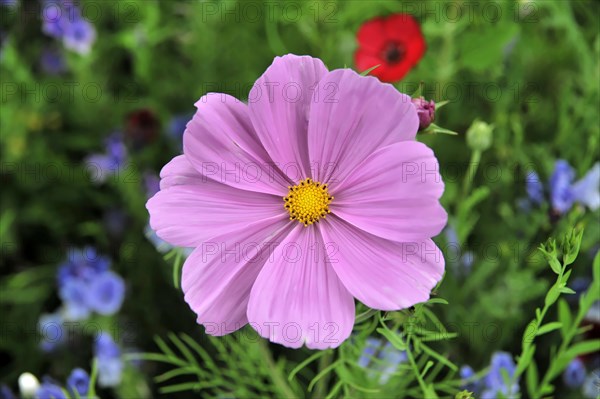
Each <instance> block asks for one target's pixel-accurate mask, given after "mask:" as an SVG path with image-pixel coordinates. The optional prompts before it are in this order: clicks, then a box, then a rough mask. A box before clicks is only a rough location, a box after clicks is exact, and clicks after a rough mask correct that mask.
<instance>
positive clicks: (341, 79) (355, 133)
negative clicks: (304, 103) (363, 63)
mask: <svg viewBox="0 0 600 399" xmlns="http://www.w3.org/2000/svg"><path fill="white" fill-rule="evenodd" d="M317 90H318V93H319V99H318V101H316V102H315V103H314V104H313V105H312V106H311V108H310V115H309V125H308V148H309V153H310V161H311V166H312V167H313V178H314V179H315V180H317V181H320V182H323V183H331V184H333V183H335V182H340V181H342V180H343V179H344V178H345V177H346V176H347V175H348V174H349V173H350V171H352V170H353V169H354V168H355V167H356V165H358V164H359V163H360V162H362V161H363V160H364V159H365V158H366V157H367V156H369V155H370V154H371V153H373V152H374V151H375V150H377V149H379V148H381V147H385V146H387V145H389V144H392V143H396V142H399V141H406V140H414V138H415V135H416V133H417V129H418V127H419V118H418V116H417V111H416V110H415V107H414V106H413V105H412V102H411V99H410V97H409V96H407V95H405V94H402V93H400V92H398V90H396V89H395V88H394V87H393V86H392V85H389V84H385V83H381V82H380V81H379V80H378V79H377V78H374V77H372V76H360V75H358V74H357V73H356V72H354V71H352V70H350V69H338V70H335V71H332V72H329V73H328V74H327V75H326V76H325V77H324V78H323V79H321V81H320V82H319V85H318V88H317Z"/></svg>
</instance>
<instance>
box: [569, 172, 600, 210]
mask: <svg viewBox="0 0 600 399" xmlns="http://www.w3.org/2000/svg"><path fill="white" fill-rule="evenodd" d="M571 193H572V196H573V199H574V200H575V202H578V203H580V204H583V205H585V206H587V207H588V208H590V209H591V210H593V211H595V210H596V209H598V208H599V207H600V162H596V164H595V165H594V166H593V167H592V168H591V169H590V170H589V171H588V172H587V173H586V175H585V176H584V177H583V178H582V179H580V180H578V181H577V182H575V183H574V184H573V186H572V187H571Z"/></svg>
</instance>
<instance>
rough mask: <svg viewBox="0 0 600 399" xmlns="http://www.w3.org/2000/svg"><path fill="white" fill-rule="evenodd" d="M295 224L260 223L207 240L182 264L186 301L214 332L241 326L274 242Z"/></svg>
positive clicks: (199, 318)
mask: <svg viewBox="0 0 600 399" xmlns="http://www.w3.org/2000/svg"><path fill="white" fill-rule="evenodd" d="M292 226H294V225H293V224H292V223H291V222H290V221H289V220H286V219H283V218H281V219H277V220H275V221H272V220H269V221H261V222H257V223H255V224H253V225H252V226H249V227H248V228H247V229H245V230H243V231H240V232H238V233H236V234H225V235H222V236H220V237H216V238H212V239H209V240H208V241H207V242H204V243H202V245H201V246H199V247H198V248H196V249H195V250H194V252H192V254H191V255H190V256H189V257H188V258H187V260H186V261H185V264H184V265H183V271H182V279H181V288H182V289H183V292H184V293H185V301H186V302H187V303H188V304H189V305H190V308H191V309H192V310H193V311H194V312H195V313H196V314H197V315H198V319H197V321H198V323H199V324H203V325H204V327H205V328H206V333H207V334H210V335H225V334H228V333H231V332H233V331H236V330H238V329H239V328H241V327H243V326H244V325H245V324H246V323H247V322H248V320H247V318H246V310H247V307H248V299H249V297H250V290H251V288H252V285H253V284H254V281H255V280H256V276H258V273H259V272H260V270H261V269H262V267H263V265H264V263H265V262H266V261H267V259H268V258H269V257H270V256H271V254H272V253H273V250H274V248H275V244H274V243H276V242H280V241H281V239H282V238H283V237H284V236H285V235H286V234H287V233H289V231H290V230H291V229H292Z"/></svg>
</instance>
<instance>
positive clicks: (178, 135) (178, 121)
mask: <svg viewBox="0 0 600 399" xmlns="http://www.w3.org/2000/svg"><path fill="white" fill-rule="evenodd" d="M192 117H193V115H191V114H185V115H176V116H174V117H172V118H171V120H170V121H169V129H168V131H167V132H168V133H169V136H171V137H172V138H173V139H175V141H177V142H181V140H182V137H183V132H185V128H186V126H187V124H188V122H189V121H190V120H191V119H192Z"/></svg>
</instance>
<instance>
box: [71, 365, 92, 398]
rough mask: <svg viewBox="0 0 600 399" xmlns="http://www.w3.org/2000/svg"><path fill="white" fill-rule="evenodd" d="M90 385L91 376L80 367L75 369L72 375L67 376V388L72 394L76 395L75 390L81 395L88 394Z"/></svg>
mask: <svg viewBox="0 0 600 399" xmlns="http://www.w3.org/2000/svg"><path fill="white" fill-rule="evenodd" d="M89 386H90V376H89V375H88V373H87V372H86V371H85V370H83V369H80V368H76V369H73V371H71V375H69V378H67V389H68V390H69V392H70V393H71V395H73V396H75V392H77V393H78V394H79V396H80V397H82V396H85V395H87V393H88V389H89Z"/></svg>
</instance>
